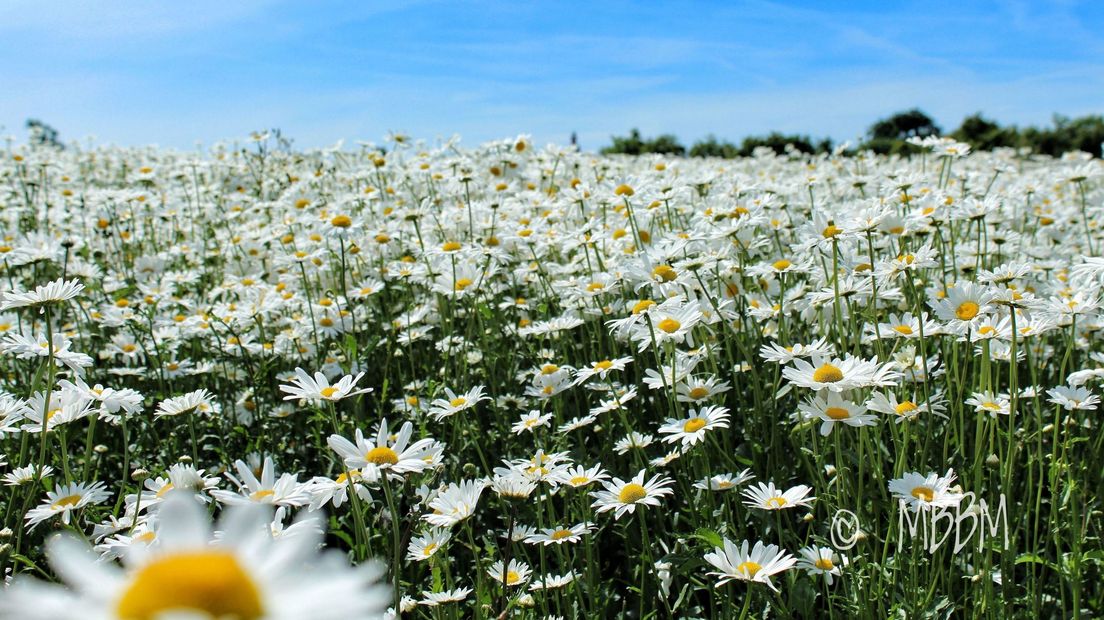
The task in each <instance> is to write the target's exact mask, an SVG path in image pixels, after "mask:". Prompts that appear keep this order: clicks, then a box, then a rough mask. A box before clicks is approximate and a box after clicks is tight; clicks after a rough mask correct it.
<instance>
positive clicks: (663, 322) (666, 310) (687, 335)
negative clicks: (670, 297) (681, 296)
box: [630, 301, 702, 352]
mask: <svg viewBox="0 0 1104 620" xmlns="http://www.w3.org/2000/svg"><path fill="white" fill-rule="evenodd" d="M647 316H648V319H649V321H648V322H647V323H645V324H644V325H637V326H636V327H635V329H633V331H632V332H631V334H630V337H631V338H632V339H633V340H634V341H635V342H636V343H637V345H638V347H639V350H640V351H641V352H643V351H647V350H648V348H649V347H650V346H652V343H653V341H654V342H655V345H656V346H657V347H658V346H661V345H663V343H665V342H674V343H682V342H686V343H687V344H688V345H689V346H694V340H693V337H692V336H691V332H692V331H693V329H694V326H695V325H697V324H698V322H699V321H701V319H702V314H701V311H700V310H699V309H698V308H697V307H696V306H695V305H694V304H685V305H682V304H679V303H678V302H677V301H676V302H675V303H674V304H670V303H664V304H663V305H661V306H660V307H659V308H657V309H656V310H655V311H654V312H652V313H649V314H648V315H647Z"/></svg>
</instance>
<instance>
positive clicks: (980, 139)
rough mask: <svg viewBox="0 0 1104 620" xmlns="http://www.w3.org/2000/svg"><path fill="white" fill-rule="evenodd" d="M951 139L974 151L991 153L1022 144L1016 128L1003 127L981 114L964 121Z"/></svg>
mask: <svg viewBox="0 0 1104 620" xmlns="http://www.w3.org/2000/svg"><path fill="white" fill-rule="evenodd" d="M951 137H952V138H954V139H955V140H958V141H959V142H965V143H966V144H969V145H970V146H971V147H972V148H973V149H974V150H981V151H991V150H993V149H995V148H997V147H1002V146H1009V147H1016V146H1019V145H1020V144H1021V142H1022V138H1021V137H1020V132H1019V130H1018V129H1016V128H1015V127H1001V126H1000V125H999V124H997V123H996V121H991V120H989V119H987V118H985V117H984V116H982V115H981V112H978V113H977V114H973V115H971V116H967V117H966V118H964V119H962V124H961V125H959V126H958V129H955V130H954V131H953V132H951Z"/></svg>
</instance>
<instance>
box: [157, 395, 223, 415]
mask: <svg viewBox="0 0 1104 620" xmlns="http://www.w3.org/2000/svg"><path fill="white" fill-rule="evenodd" d="M213 398H214V396H213V395H212V394H211V393H210V392H208V391H207V390H196V391H194V392H188V393H187V394H183V395H181V396H174V397H173V398H167V399H165V400H163V401H161V404H159V405H158V406H157V411H154V412H153V415H155V416H166V415H170V416H175V415H183V414H185V413H192V412H195V413H197V414H200V415H211V414H213V413H218V412H219V411H220V410H221V408H220V407H219V406H218V405H217V404H216V403H215V402H214V401H213V400H212V399H213Z"/></svg>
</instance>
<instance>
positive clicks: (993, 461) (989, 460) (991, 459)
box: [985, 454, 1000, 468]
mask: <svg viewBox="0 0 1104 620" xmlns="http://www.w3.org/2000/svg"><path fill="white" fill-rule="evenodd" d="M985 464H986V465H988V466H989V467H993V468H997V467H1000V457H999V456H997V455H996V454H990V455H989V456H988V457H986V458H985Z"/></svg>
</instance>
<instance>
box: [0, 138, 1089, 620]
mask: <svg viewBox="0 0 1104 620" xmlns="http://www.w3.org/2000/svg"><path fill="white" fill-rule="evenodd" d="M915 142H916V143H917V144H918V146H920V147H922V149H923V151H924V152H923V153H922V154H921V155H917V156H914V157H912V158H908V159H905V158H899V157H891V158H887V157H879V156H874V155H872V154H860V155H858V156H849V157H844V156H843V155H840V154H824V155H817V156H810V155H802V154H800V153H796V152H794V153H791V154H789V155H781V156H780V155H775V154H774V153H773V152H769V151H767V152H760V153H757V155H756V156H755V157H753V158H747V159H741V160H730V161H722V160H685V159H677V158H661V157H638V158H622V157H598V156H594V155H590V154H585V153H580V152H578V151H576V150H575V149H567V148H558V147H554V146H549V147H546V148H537V147H536V146H535V145H534V144H533V143H532V141H531V140H530V138H529V137H527V136H519V137H517V138H513V139H509V140H505V141H500V142H495V143H490V144H486V145H483V146H481V147H479V148H475V149H464V148H461V147H459V146H458V144H456V143H455V142H453V141H449V142H446V143H441V144H436V145H429V144H425V143H421V142H418V143H414V142H412V141H411V140H410V139H409V138H407V137H405V136H402V135H399V134H394V135H392V136H389V138H388V142H387V144H385V145H383V146H378V145H373V144H361V145H360V147H359V148H358V149H356V150H341V149H327V150H314V151H307V152H297V151H293V150H291V149H290V148H289V147H288V145H287V144H286V143H281V142H277V141H274V140H273V139H272V138H271V136H269V135H267V134H258V135H255V136H254V137H253V139H252V141H251V142H250V143H248V144H246V145H239V144H233V145H231V144H223V145H219V146H217V147H215V148H213V149H211V150H210V151H209V152H207V153H202V154H198V153H181V152H174V151H166V150H158V149H152V148H151V149H119V148H96V149H91V150H79V149H76V148H71V149H68V150H55V149H53V148H49V147H19V148H13V149H10V150H9V151H7V152H4V153H2V154H0V233H2V235H3V239H2V241H0V267H2V272H0V275H2V276H3V277H0V367H2V370H3V372H2V373H0V389H2V391H3V392H2V393H0V444H2V445H3V447H4V454H5V458H4V459H0V467H4V468H8V469H10V471H8V472H6V473H5V475H4V483H5V485H7V489H8V491H9V492H7V493H5V495H4V497H3V499H0V504H2V505H3V510H4V515H5V518H6V521H5V522H4V523H3V524H2V525H3V526H4V527H6V528H8V529H7V530H5V532H4V534H3V535H4V536H5V537H6V538H5V540H3V541H0V543H3V544H6V545H10V546H9V547H7V550H6V551H5V552H4V553H3V554H0V558H3V560H4V562H5V564H4V570H5V577H6V579H7V580H8V581H9V582H10V585H9V586H7V588H6V589H5V590H6V591H3V592H0V615H4V616H5V617H9V616H10V617H26V618H33V617H41V618H63V617H64V618H68V617H73V618H77V617H82V618H83V617H96V618H121V619H141V620H147V619H153V618H160V617H167V616H168V615H173V614H184V615H187V616H188V617H192V616H193V615H197V616H198V617H212V618H216V617H217V618H221V617H235V618H241V619H250V620H253V619H258V618H296V617H304V616H305V615H308V614H309V615H311V616H312V617H318V618H329V617H333V618H349V617H369V616H371V615H372V614H377V615H378V614H384V615H387V616H389V617H398V616H406V617H432V618H440V617H453V618H455V617H480V618H483V617H514V616H516V617H595V618H597V617H622V616H623V615H625V614H627V613H629V612H630V611H631V613H633V614H648V613H654V614H657V615H658V616H660V617H707V616H708V617H718V616H724V617H728V616H729V615H730V614H731V613H732V612H731V611H730V610H732V609H733V608H734V607H735V606H739V607H736V608H737V609H739V608H743V610H744V614H747V613H748V612H749V610H750V609H762V608H763V607H765V606H769V607H771V608H773V610H774V615H775V616H777V617H814V616H815V617H824V616H826V615H827V612H829V611H831V612H833V613H835V614H836V615H837V616H838V617H871V618H884V617H889V616H894V617H897V616H900V617H921V616H924V615H925V614H927V615H932V614H935V615H945V614H947V613H951V612H952V611H954V610H959V611H961V612H963V613H966V611H971V613H972V610H995V611H992V612H988V611H987V613H994V614H997V615H998V616H999V615H1001V614H1002V613H1013V610H1015V613H1017V614H1023V615H1025V616H1032V617H1040V616H1055V617H1067V616H1073V615H1077V614H1079V613H1080V612H1081V610H1082V609H1091V608H1093V606H1094V605H1098V604H1101V603H1102V602H1104V601H1102V597H1104V592H1102V590H1101V589H1100V588H1099V586H1098V585H1097V584H1098V583H1099V579H1090V573H1091V571H1092V570H1093V569H1092V568H1090V566H1091V559H1092V558H1091V557H1090V556H1088V555H1086V552H1087V551H1089V550H1090V549H1092V548H1093V543H1091V539H1093V537H1097V540H1098V535H1099V534H1098V532H1097V531H1096V529H1095V528H1093V527H1092V526H1091V525H1090V524H1091V519H1090V517H1089V515H1092V514H1099V513H1098V512H1094V511H1098V510H1099V499H1098V497H1099V495H1100V492H1101V490H1102V486H1101V485H1102V473H1101V469H1100V466H1099V463H1100V460H1099V459H1100V457H1101V455H1102V454H1104V451H1102V435H1101V434H1100V433H1099V431H1098V430H1097V429H1096V418H1097V417H1098V416H1099V410H1098V406H1099V402H1100V397H1099V395H1098V393H1097V390H1098V386H1099V383H1100V380H1101V378H1104V350H1102V349H1101V347H1100V346H1099V345H1098V344H1097V333H1098V331H1099V329H1100V327H1101V316H1102V315H1101V294H1100V293H1101V286H1102V284H1104V259H1100V258H1096V255H1097V253H1098V252H1100V251H1101V249H1102V245H1104V234H1101V222H1102V221H1104V220H1101V210H1102V208H1104V207H1102V201H1104V190H1102V189H1101V181H1100V179H1101V177H1102V176H1104V166H1102V165H1101V163H1100V162H1099V161H1097V160H1090V159H1087V158H1083V157H1079V156H1077V155H1070V156H1067V157H1066V158H1063V159H1062V160H1056V159H1051V158H1045V157H1043V158H1040V157H1031V156H1025V155H1023V154H1019V153H1016V152H1013V151H1006V152H1000V151H998V152H995V153H974V154H968V151H969V149H968V148H962V147H963V146H964V145H958V144H955V143H954V142H953V141H949V140H946V139H939V138H926V139H924V140H917V141H915ZM941 471H942V472H946V473H945V474H944V475H940V474H939V473H937V472H941ZM753 481H754V482H753ZM998 496H1001V497H1003V498H1004V501H1006V504H1004V505H1005V506H1006V509H1007V516H1008V519H1007V524H1008V528H1009V532H1008V537H1007V539H1008V541H1009V543H1008V544H1007V545H1005V546H1000V545H998V544H996V542H994V541H997V542H999V540H1000V539H999V537H997V538H992V537H990V538H988V539H986V540H987V542H986V544H985V545H973V546H969V547H967V548H966V550H965V551H962V552H960V553H958V552H956V553H951V552H948V551H947V550H945V549H944V550H939V549H937V548H936V546H926V545H925V544H923V541H916V540H912V539H909V538H908V536H909V533H908V532H907V531H905V530H903V529H902V528H901V527H900V526H899V523H901V521H900V520H899V519H901V518H904V517H907V518H908V519H910V520H912V521H910V522H915V520H916V518H917V517H916V516H915V515H918V514H919V515H922V516H924V515H931V514H936V513H937V511H940V510H962V511H971V510H973V511H976V510H977V506H976V504H972V503H971V502H972V501H973V499H972V498H986V499H988V500H989V501H990V505H993V504H995V501H996V499H997V497H998ZM218 511H224V512H225V514H224V515H223V516H221V518H220V519H219V520H218V522H217V523H218V526H219V527H218V529H216V530H214V531H212V530H211V527H210V523H211V518H212V515H213V513H215V512H218ZM837 511H848V513H849V514H851V515H853V516H854V517H855V518H856V523H857V525H856V528H857V529H856V530H855V531H853V532H850V534H851V535H850V536H849V537H847V539H846V540H843V541H841V540H840V539H839V538H838V536H836V535H837V534H838V533H839V532H838V527H837V526H838V523H837V521H836V520H835V515H836V513H837ZM323 514H328V515H329V516H330V518H329V521H328V526H329V530H330V533H331V535H330V536H329V538H327V539H326V541H327V542H328V543H329V545H330V547H334V548H336V549H338V550H340V552H338V551H334V550H331V551H329V552H327V553H322V554H320V553H318V546H319V544H320V541H321V540H322V533H323V531H324V529H326V528H325V527H324V525H325V524H326V523H327V522H326V521H325V520H323V518H322V515H323ZM57 530H62V531H65V532H68V533H69V534H68V535H67V536H68V537H67V538H63V539H62V540H60V541H59V542H56V543H51V544H49V545H47V544H46V540H47V538H48V537H49V535H50V533H51V532H53V531H57ZM81 539H83V540H82V541H81V542H80V543H78V542H76V541H77V540H81ZM85 540H86V541H87V544H86V543H85V542H84V541H85ZM735 541H742V542H735ZM902 543H903V544H902ZM88 544H91V545H92V546H93V549H94V554H95V555H94V556H90V555H89V554H88V552H87V546H88ZM47 551H48V552H47ZM342 556H344V557H342ZM373 557H376V558H379V559H380V561H381V562H382V564H386V570H384V569H383V567H382V566H381V565H380V564H375V563H373V560H372V558H373ZM1096 558H1097V561H1098V560H1099V555H1097V556H1096ZM94 560H95V561H94ZM119 561H121V564H118V563H117V562H119ZM51 570H52V571H53V574H56V575H57V576H58V577H60V578H61V580H62V581H63V582H64V583H65V584H68V585H69V586H70V587H69V588H62V587H60V586H48V585H46V584H43V583H41V582H38V581H35V579H34V578H33V577H32V575H31V573H41V572H43V571H46V572H48V571H51ZM1098 576H1099V575H1097V577H1098ZM963 577H966V578H967V579H963ZM377 582H379V583H384V582H386V583H388V584H389V586H386V587H385V586H383V585H373V584H376V583H377ZM763 586H766V587H763ZM388 605H390V609H388V610H386V611H385V608H386V607H387V606H388ZM89 614H91V615H89ZM637 617H640V616H637Z"/></svg>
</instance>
